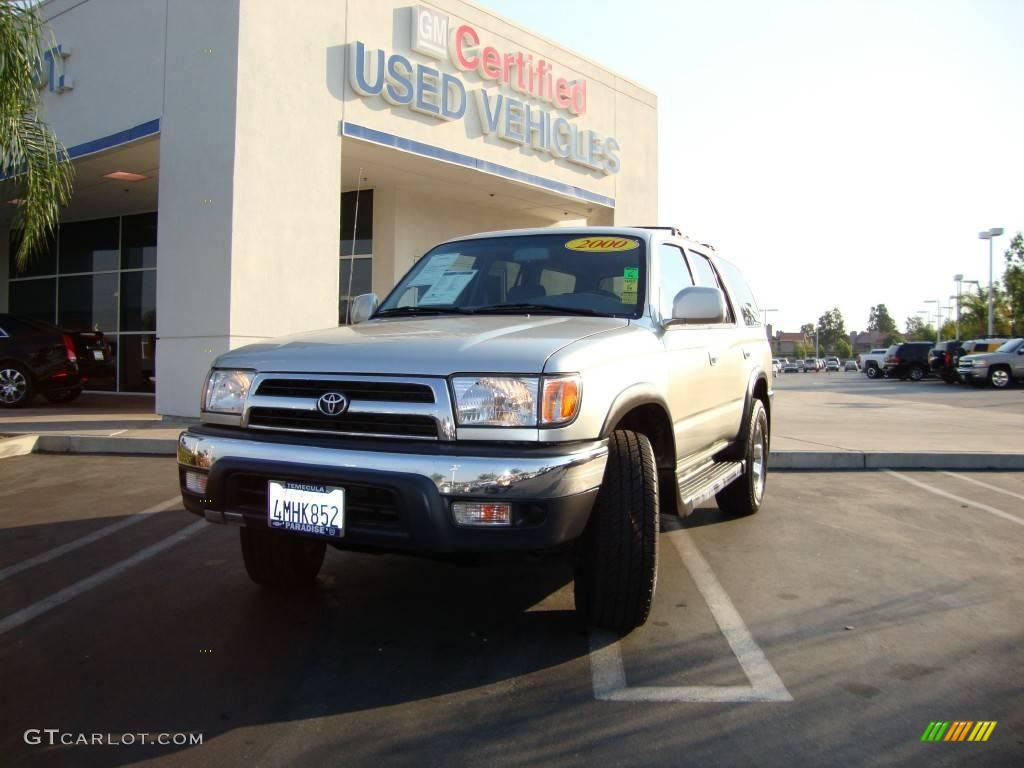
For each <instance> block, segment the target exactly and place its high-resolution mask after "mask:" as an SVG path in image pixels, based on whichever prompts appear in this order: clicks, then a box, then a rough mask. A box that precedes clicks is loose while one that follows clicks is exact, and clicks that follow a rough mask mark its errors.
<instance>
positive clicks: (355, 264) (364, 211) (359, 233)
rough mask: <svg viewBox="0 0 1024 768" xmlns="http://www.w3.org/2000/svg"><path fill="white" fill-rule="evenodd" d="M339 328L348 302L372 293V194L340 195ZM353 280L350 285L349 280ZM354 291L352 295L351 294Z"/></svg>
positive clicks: (346, 193) (369, 191)
mask: <svg viewBox="0 0 1024 768" xmlns="http://www.w3.org/2000/svg"><path fill="white" fill-rule="evenodd" d="M338 256H339V259H340V263H339V267H340V268H339V269H338V325H345V323H346V318H347V316H348V304H349V301H350V300H351V299H353V298H355V297H356V296H359V295H360V294H363V293H369V292H370V291H371V290H372V288H371V285H372V283H371V280H370V276H371V273H372V271H373V190H372V189H363V190H360V191H359V192H358V193H356V192H344V193H342V195H341V237H340V243H339V248H338ZM350 276H351V284H350V283H349V279H350ZM350 288H351V292H350Z"/></svg>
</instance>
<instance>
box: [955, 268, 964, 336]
mask: <svg viewBox="0 0 1024 768" xmlns="http://www.w3.org/2000/svg"><path fill="white" fill-rule="evenodd" d="M961 285H963V280H957V281H956V340H957V341H960V286H961Z"/></svg>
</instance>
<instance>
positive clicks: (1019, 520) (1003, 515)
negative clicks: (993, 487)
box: [885, 469, 1024, 525]
mask: <svg viewBox="0 0 1024 768" xmlns="http://www.w3.org/2000/svg"><path fill="white" fill-rule="evenodd" d="M885 473H886V474H887V475H892V476H893V477H898V478H899V479H900V480H905V481H906V482H908V483H910V484H911V485H916V486H917V487H918V488H920V489H922V490H925V491H928V493H934V494H935V495H936V496H942V497H944V498H947V499H950V500H952V501H956V502H959V503H961V504H966V505H967V506H969V507H974V508H975V509H980V510H981V511H983V512H988V513H989V514H992V515H995V516H996V517H1001V518H1003V519H1004V520H1009V521H1010V522H1011V523H1016V524H1017V525H1024V519H1022V518H1019V517H1017V516H1015V515H1011V514H1010V513H1009V512H1003V510H1001V509H996V508H995V507H990V506H989V505H988V504H982V503H981V502H980V501H975V500H974V499H965V498H964V497H963V496H955V495H954V494H952V493H946V492H945V491H940V490H939V489H938V488H932V487H931V486H929V485H926V484H924V483H922V482H921V481H919V480H915V479H914V478H912V477H907V476H906V475H904V474H901V473H899V472H893V471H892V470H891V469H887V470H885Z"/></svg>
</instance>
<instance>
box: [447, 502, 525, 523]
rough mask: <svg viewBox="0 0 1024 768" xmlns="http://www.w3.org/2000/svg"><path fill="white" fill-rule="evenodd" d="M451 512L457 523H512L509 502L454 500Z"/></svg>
mask: <svg viewBox="0 0 1024 768" xmlns="http://www.w3.org/2000/svg"><path fill="white" fill-rule="evenodd" d="M452 514H453V515H455V522H456V523H458V524H459V525H512V505H511V504H481V503H477V502H471V501H456V502H454V503H453V504H452Z"/></svg>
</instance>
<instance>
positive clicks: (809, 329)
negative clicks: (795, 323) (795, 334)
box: [800, 323, 814, 337]
mask: <svg viewBox="0 0 1024 768" xmlns="http://www.w3.org/2000/svg"><path fill="white" fill-rule="evenodd" d="M800 333H802V334H803V335H804V337H808V336H813V335H814V323H804V324H803V325H801V326H800Z"/></svg>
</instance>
